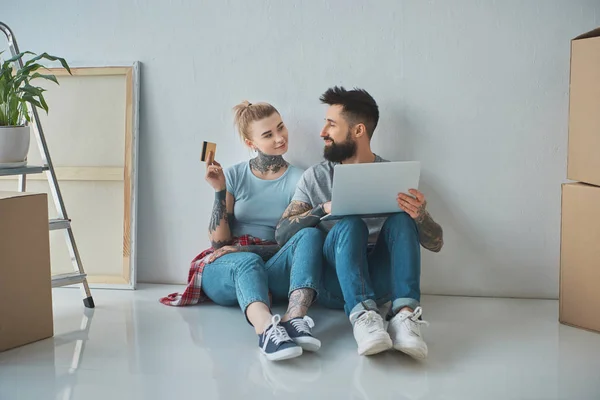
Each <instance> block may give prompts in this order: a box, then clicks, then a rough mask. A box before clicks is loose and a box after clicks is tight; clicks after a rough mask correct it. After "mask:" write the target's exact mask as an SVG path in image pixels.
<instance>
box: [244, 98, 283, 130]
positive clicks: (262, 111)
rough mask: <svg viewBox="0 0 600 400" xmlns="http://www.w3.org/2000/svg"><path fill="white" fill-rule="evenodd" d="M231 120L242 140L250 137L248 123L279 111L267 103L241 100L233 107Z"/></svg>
mask: <svg viewBox="0 0 600 400" xmlns="http://www.w3.org/2000/svg"><path fill="white" fill-rule="evenodd" d="M233 112H234V116H233V122H234V123H235V125H236V126H237V129H238V132H239V134H240V137H241V139H242V140H244V139H248V140H252V139H251V132H250V125H251V124H252V123H253V122H254V121H260V120H261V119H263V118H267V117H270V116H271V115H273V114H274V113H277V114H279V111H277V109H276V108H275V107H273V106H272V105H271V104H269V103H250V102H249V101H247V100H244V101H242V102H241V103H240V104H238V105H237V106H235V107H233Z"/></svg>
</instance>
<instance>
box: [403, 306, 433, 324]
mask: <svg viewBox="0 0 600 400" xmlns="http://www.w3.org/2000/svg"><path fill="white" fill-rule="evenodd" d="M422 314H423V309H422V308H421V307H420V306H419V307H417V308H415V310H414V311H413V312H412V314H402V315H400V322H404V321H406V320H407V319H408V320H410V321H412V322H414V323H415V324H417V325H425V326H429V322H427V321H422V320H420V319H419V317H420V316H421V315H422Z"/></svg>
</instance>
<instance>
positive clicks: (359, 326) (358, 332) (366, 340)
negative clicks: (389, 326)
mask: <svg viewBox="0 0 600 400" xmlns="http://www.w3.org/2000/svg"><path fill="white" fill-rule="evenodd" d="M361 313H362V315H360V314H361ZM359 315H360V316H359ZM354 320H356V321H355V322H354V339H356V343H357V344H358V354H359V355H361V356H362V355H365V356H370V355H373V354H377V353H381V352H382V351H386V350H389V349H391V348H392V339H391V338H390V335H389V334H388V333H387V332H386V331H385V329H384V328H383V318H381V315H379V313H377V312H376V311H372V310H368V311H359V312H356V313H353V314H351V315H350V321H354Z"/></svg>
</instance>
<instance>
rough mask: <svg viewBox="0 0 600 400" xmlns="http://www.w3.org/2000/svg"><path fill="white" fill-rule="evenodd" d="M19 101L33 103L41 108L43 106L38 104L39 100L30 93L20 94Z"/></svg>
mask: <svg viewBox="0 0 600 400" xmlns="http://www.w3.org/2000/svg"><path fill="white" fill-rule="evenodd" d="M21 101H22V102H23V101H26V102H28V103H30V104H33V105H35V106H36V107H39V108H43V107H42V105H41V104H40V102H39V101H37V100H36V99H35V98H34V97H33V96H32V95H30V94H24V95H23V96H21Z"/></svg>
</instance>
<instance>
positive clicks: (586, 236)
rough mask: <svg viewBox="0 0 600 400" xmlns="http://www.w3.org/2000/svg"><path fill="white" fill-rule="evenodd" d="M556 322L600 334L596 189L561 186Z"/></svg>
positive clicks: (599, 233)
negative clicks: (557, 310) (558, 288)
mask: <svg viewBox="0 0 600 400" xmlns="http://www.w3.org/2000/svg"><path fill="white" fill-rule="evenodd" d="M561 220H562V222H561V225H562V227H561V249H560V301H559V303H560V311H559V321H560V322H561V323H563V324H566V325H571V326H575V327H578V328H583V329H588V330H593V331H597V332H600V187H597V186H592V185H587V184H584V183H568V184H563V185H562V219H561Z"/></svg>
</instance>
